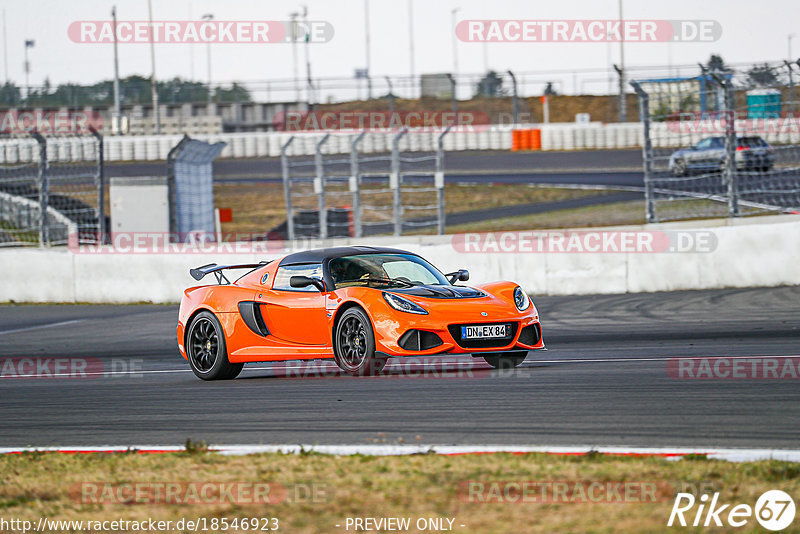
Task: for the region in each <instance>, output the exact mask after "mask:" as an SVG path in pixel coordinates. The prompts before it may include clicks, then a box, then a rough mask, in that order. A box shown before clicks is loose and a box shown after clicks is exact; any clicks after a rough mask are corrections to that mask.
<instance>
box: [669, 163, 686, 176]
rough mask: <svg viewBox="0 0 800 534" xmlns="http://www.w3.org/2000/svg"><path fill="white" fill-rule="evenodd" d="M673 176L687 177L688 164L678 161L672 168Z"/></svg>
mask: <svg viewBox="0 0 800 534" xmlns="http://www.w3.org/2000/svg"><path fill="white" fill-rule="evenodd" d="M672 175H673V176H686V162H685V161H683V160H682V159H676V160H675V165H674V166H673V167H672Z"/></svg>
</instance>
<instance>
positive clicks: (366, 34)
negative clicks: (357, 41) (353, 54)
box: [364, 0, 372, 100]
mask: <svg viewBox="0 0 800 534" xmlns="http://www.w3.org/2000/svg"><path fill="white" fill-rule="evenodd" d="M364 47H365V50H364V52H365V53H366V56H367V58H366V59H367V100H372V77H371V74H370V65H369V49H370V45H369V0H364Z"/></svg>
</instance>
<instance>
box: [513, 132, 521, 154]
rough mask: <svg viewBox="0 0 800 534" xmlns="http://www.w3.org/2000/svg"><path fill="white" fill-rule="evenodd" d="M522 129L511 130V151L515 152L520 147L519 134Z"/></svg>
mask: <svg viewBox="0 0 800 534" xmlns="http://www.w3.org/2000/svg"><path fill="white" fill-rule="evenodd" d="M521 134H522V130H511V151H512V152H516V151H517V150H519V149H520V136H521Z"/></svg>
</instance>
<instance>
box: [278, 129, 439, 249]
mask: <svg viewBox="0 0 800 534" xmlns="http://www.w3.org/2000/svg"><path fill="white" fill-rule="evenodd" d="M448 131H449V129H446V130H444V131H441V132H408V131H407V130H401V131H400V132H397V133H396V134H395V135H394V136H393V137H392V138H391V140H390V141H389V142H388V144H387V146H377V145H378V144H386V142H387V137H386V136H385V135H382V134H381V135H375V134H373V133H372V132H362V133H359V134H352V135H350V134H324V135H321V136H318V135H298V136H292V137H290V138H289V139H288V140H287V141H286V142H285V143H284V145H283V146H282V149H281V163H282V168H283V185H284V197H285V202H286V213H287V225H286V231H285V236H286V237H287V238H288V239H295V238H300V237H315V238H316V237H321V238H328V237H362V236H365V235H378V234H392V235H402V234H403V233H406V232H409V231H410V232H413V233H421V232H424V231H425V230H426V229H432V230H433V231H434V232H436V233H440V234H442V233H444V222H445V221H444V217H445V215H444V201H445V199H444V150H443V148H442V140H443V139H444V136H445V135H446V134H447V133H448ZM420 136H434V137H435V142H434V146H437V147H438V150H437V151H436V152H435V153H430V152H422V151H420V149H421V147H422V146H427V145H429V144H430V143H423V142H422V141H423V140H422V139H421V137H420ZM428 141H430V140H428ZM309 143H313V144H314V153H315V155H314V157H313V158H310V157H303V156H293V155H292V153H293V149H294V148H295V147H297V149H298V151H302V152H306V150H305V148H304V147H300V146H298V145H300V144H309ZM301 149H302V150H301ZM335 152H349V156H348V157H342V156H341V155H334V153H335ZM365 152H366V153H369V155H366V154H365Z"/></svg>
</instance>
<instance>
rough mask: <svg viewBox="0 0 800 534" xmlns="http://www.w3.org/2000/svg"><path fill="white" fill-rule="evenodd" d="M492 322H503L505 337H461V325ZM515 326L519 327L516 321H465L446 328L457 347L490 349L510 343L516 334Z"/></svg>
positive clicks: (486, 324)
mask: <svg viewBox="0 0 800 534" xmlns="http://www.w3.org/2000/svg"><path fill="white" fill-rule="evenodd" d="M493 324H505V325H506V332H507V333H506V337H497V338H492V339H461V327H462V326H488V325H493ZM517 328H519V325H518V324H517V323H466V324H451V325H448V327H447V330H449V331H450V335H451V336H453V339H454V340H455V342H456V343H458V346H459V347H462V348H465V349H491V348H500V347H505V346H507V345H508V344H509V343H511V342H512V341H513V340H514V336H516V335H517Z"/></svg>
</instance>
